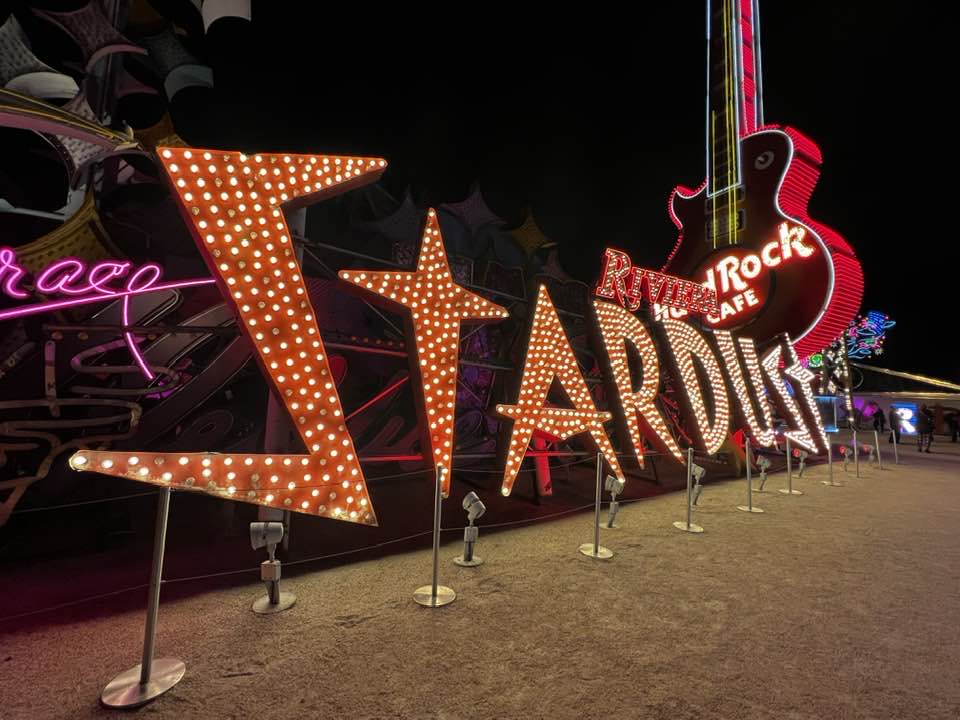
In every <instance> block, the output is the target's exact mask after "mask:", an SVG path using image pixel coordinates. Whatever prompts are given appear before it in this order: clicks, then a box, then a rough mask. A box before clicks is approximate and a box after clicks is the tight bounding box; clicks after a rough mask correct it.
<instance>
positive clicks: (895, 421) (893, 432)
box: [887, 408, 900, 445]
mask: <svg viewBox="0 0 960 720" xmlns="http://www.w3.org/2000/svg"><path fill="white" fill-rule="evenodd" d="M887 417H888V418H889V419H890V442H895V443H897V445H899V444H900V413H898V412H897V409H896V408H890V414H889V415H888V416H887Z"/></svg>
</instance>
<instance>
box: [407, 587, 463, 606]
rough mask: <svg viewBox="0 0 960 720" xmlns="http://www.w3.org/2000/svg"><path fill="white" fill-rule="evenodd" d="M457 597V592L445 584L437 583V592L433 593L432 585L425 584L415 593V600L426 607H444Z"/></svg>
mask: <svg viewBox="0 0 960 720" xmlns="http://www.w3.org/2000/svg"><path fill="white" fill-rule="evenodd" d="M456 599H457V594H456V593H455V592H454V591H453V590H451V589H450V588H448V587H446V586H444V585H437V594H436V595H434V594H433V586H432V585H424V586H423V587H422V588H417V589H416V591H415V592H414V593H413V601H414V602H415V603H416V604H417V605H423V606H424V607H443V606H444V605H449V604H450V603H452V602H453V601H454V600H456Z"/></svg>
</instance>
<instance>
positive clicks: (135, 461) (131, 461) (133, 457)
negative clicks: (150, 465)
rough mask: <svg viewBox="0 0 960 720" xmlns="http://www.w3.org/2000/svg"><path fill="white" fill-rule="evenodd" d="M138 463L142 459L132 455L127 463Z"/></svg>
mask: <svg viewBox="0 0 960 720" xmlns="http://www.w3.org/2000/svg"><path fill="white" fill-rule="evenodd" d="M138 462H140V458H138V457H137V456H136V455H131V456H130V457H128V458H127V463H128V464H130V465H136V464H137V463H138Z"/></svg>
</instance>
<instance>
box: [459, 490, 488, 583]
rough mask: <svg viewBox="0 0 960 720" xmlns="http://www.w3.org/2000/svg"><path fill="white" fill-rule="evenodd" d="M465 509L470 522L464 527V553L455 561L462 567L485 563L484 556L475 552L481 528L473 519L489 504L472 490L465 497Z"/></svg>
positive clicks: (482, 512) (485, 509) (481, 513)
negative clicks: (479, 555)
mask: <svg viewBox="0 0 960 720" xmlns="http://www.w3.org/2000/svg"><path fill="white" fill-rule="evenodd" d="M463 509H464V510H466V511H467V522H468V523H469V524H468V525H467V527H465V528H464V529H463V555H457V557H455V558H454V559H453V562H454V564H455V565H459V566H460V567H476V566H477V565H483V558H481V557H478V556H476V555H474V554H473V547H474V545H476V544H477V537H478V536H479V534H480V528H478V527H477V526H476V525H474V524H473V521H474V520H476V519H478V518H479V517H480V516H481V515H483V514H484V513H485V512H486V511H487V506H486V505H484V504H483V503H482V502H481V501H480V498H479V497H477V494H476V493H475V492H473V491H472V490H471V491H470V492H468V493H467V494H466V497H464V498H463Z"/></svg>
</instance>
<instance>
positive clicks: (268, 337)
mask: <svg viewBox="0 0 960 720" xmlns="http://www.w3.org/2000/svg"><path fill="white" fill-rule="evenodd" d="M159 152H160V155H161V159H162V164H163V167H164V169H165V170H166V173H167V176H168V179H169V180H170V182H171V184H172V186H173V189H174V195H175V197H176V198H177V199H178V201H179V203H180V205H181V210H182V214H183V216H184V218H185V219H186V221H187V224H188V226H189V227H190V230H191V232H192V234H193V237H194V240H195V242H196V243H197V246H198V247H199V248H200V251H201V253H202V254H203V256H204V258H205V259H206V261H207V264H208V266H209V267H210V268H211V270H212V271H213V273H214V275H215V277H216V280H217V283H218V285H219V286H220V288H221V290H222V292H223V293H224V296H225V297H226V298H227V299H228V301H229V302H230V303H231V304H232V306H233V308H234V311H235V312H236V314H237V317H238V319H239V321H240V324H241V326H242V328H243V331H244V332H245V333H246V334H247V335H248V337H249V338H250V339H251V341H252V343H253V345H254V347H255V348H256V349H257V358H258V360H259V361H260V364H261V366H262V367H263V370H264V372H265V374H266V376H267V377H268V378H269V380H270V382H271V384H272V386H273V390H274V392H275V393H277V394H278V395H279V396H280V398H281V399H282V401H283V403H284V405H285V407H286V408H287V411H288V412H289V413H290V416H291V418H292V419H293V421H294V423H295V426H296V427H297V428H298V430H299V431H300V434H301V437H302V439H303V441H304V444H305V445H306V447H307V449H308V454H307V455H302V456H301V455H282V454H269V455H264V454H255V453H248V454H217V453H213V452H205V453H181V454H170V453H154V452H146V451H142V452H119V451H117V452H114V451H110V450H103V451H89V450H83V451H80V452H77V453H75V454H74V455H73V457H72V458H71V459H70V464H71V466H72V467H73V468H74V469H76V470H90V471H95V472H100V473H104V474H107V475H114V476H118V477H125V478H129V479H133V480H138V481H141V482H147V483H153V484H157V485H164V486H172V487H177V488H188V489H193V490H197V491H201V492H207V493H210V494H214V495H217V496H220V497H224V498H229V499H233V500H240V501H244V502H250V503H255V504H259V505H267V506H271V507H281V508H285V509H290V510H294V511H297V512H303V513H309V514H314V515H321V516H323V517H328V518H331V519H336V520H345V521H348V522H357V523H364V524H368V525H373V524H376V516H375V514H374V511H373V504H372V501H371V499H370V497H369V494H368V492H367V487H366V482H365V480H364V476H363V471H362V468H361V464H360V458H358V457H357V454H356V451H355V449H354V446H353V439H352V437H351V436H350V433H349V431H348V430H347V428H346V423H345V420H344V416H343V410H342V408H341V406H340V398H339V395H338V393H337V388H336V386H335V383H334V381H333V376H332V374H331V372H330V368H329V366H328V364H327V359H326V353H325V350H324V346H323V341H322V339H321V337H320V328H319V327H318V326H317V323H316V319H315V318H316V314H315V312H314V310H313V308H312V306H311V303H310V299H309V297H308V296H307V293H306V288H305V284H304V281H303V277H302V271H301V269H300V266H299V263H298V262H297V259H296V255H295V254H294V253H293V251H292V241H291V236H290V233H289V230H288V228H287V225H286V222H285V220H284V217H283V212H282V210H281V208H282V207H284V206H287V207H289V206H291V205H292V204H294V203H297V204H300V205H302V204H304V203H305V202H309V201H312V200H316V199H320V198H323V197H327V196H330V195H332V194H335V193H336V192H338V191H344V190H348V189H350V188H352V187H357V186H359V185H362V184H364V183H366V182H371V181H372V180H375V179H376V178H377V177H378V176H379V175H380V174H381V173H382V172H383V168H384V167H385V165H386V163H385V162H384V161H383V160H379V159H377V158H349V157H332V156H319V155H273V154H271V155H267V154H263V155H254V156H248V155H244V154H242V153H239V152H235V151H223V150H199V149H187V148H160V149H159ZM435 217H436V216H435V214H433V213H431V214H430V216H429V220H430V222H429V223H428V226H427V229H426V231H425V233H424V235H423V242H424V243H429V244H430V247H429V248H427V247H424V248H422V249H421V253H420V259H419V261H418V268H417V269H416V271H415V272H413V273H409V272H405V271H399V272H398V273H397V274H396V277H393V276H392V275H391V276H388V273H382V272H379V273H378V272H377V271H372V270H371V271H364V270H352V271H351V272H350V273H349V274H343V275H342V278H343V279H344V282H345V287H346V285H347V284H350V285H356V284H361V283H362V284H363V286H364V288H365V289H366V290H368V291H371V290H372V291H374V292H382V293H390V297H389V298H386V297H385V300H392V301H395V302H397V303H402V304H405V305H407V306H408V307H409V309H410V310H409V312H410V317H411V319H412V322H411V323H408V330H407V335H408V337H407V342H408V344H409V345H410V346H411V347H412V348H415V349H416V352H411V357H410V361H411V363H414V364H416V366H417V372H416V373H414V374H413V375H412V377H414V378H419V381H420V383H419V384H420V386H421V387H420V388H419V391H420V402H419V403H418V410H419V412H420V413H421V422H422V423H425V424H426V425H427V426H428V427H430V428H433V432H434V434H433V435H432V436H431V442H432V447H433V448H434V450H433V452H432V453H431V454H433V455H434V458H426V460H427V462H430V463H431V464H432V463H434V462H435V461H436V460H435V458H443V460H442V461H443V462H444V463H447V462H450V461H451V460H452V453H451V450H452V448H453V447H454V437H453V431H454V426H453V423H452V422H451V419H452V413H453V409H454V406H453V403H452V400H453V399H455V380H451V379H452V378H453V379H455V378H456V370H457V365H458V364H459V345H458V343H450V342H449V340H450V338H451V337H456V335H455V334H454V333H455V331H456V325H457V324H458V323H459V322H461V321H471V320H472V321H486V322H499V321H502V320H503V319H504V318H506V317H507V316H508V313H507V311H506V309H504V308H500V307H499V306H496V305H493V304H492V303H489V301H486V300H485V299H484V298H482V297H480V296H478V295H475V294H473V293H469V292H467V291H466V290H465V289H464V288H462V287H461V286H459V285H457V284H456V283H455V282H454V281H453V279H452V277H451V276H450V274H449V269H448V268H447V264H446V260H445V252H444V250H443V241H442V238H441V236H440V233H439V227H438V225H437V224H436V219H435ZM614 252H616V251H614ZM607 262H608V265H607V266H608V269H609V267H610V263H611V262H618V263H619V262H620V259H619V258H618V257H617V256H616V255H611V254H610V252H609V251H608V255H607ZM614 267H615V270H616V269H619V270H620V271H621V272H620V273H619V275H618V273H617V272H616V271H615V272H613V275H612V280H611V282H612V286H613V288H614V290H613V293H612V296H611V298H610V299H614V298H616V299H618V300H621V302H622V301H623V299H624V297H627V292H626V289H625V288H624V289H623V290H620V287H619V285H618V284H617V280H618V277H619V278H620V279H621V280H622V279H623V277H624V276H625V275H626V273H625V272H622V271H623V270H624V268H623V267H622V266H621V265H619V264H618V265H615V266H614ZM365 273H366V274H365ZM641 275H642V277H644V278H645V281H646V282H647V286H648V292H649V293H650V294H651V296H656V297H657V299H658V300H661V301H663V300H664V298H665V297H666V296H668V295H669V301H670V302H672V303H681V304H685V305H686V307H687V308H688V309H691V310H692V309H693V308H692V307H691V306H692V305H693V304H696V305H697V306H698V309H699V310H700V311H701V312H712V311H713V310H714V308H715V302H716V298H715V294H712V293H710V292H709V289H706V290H704V289H703V288H702V286H700V285H696V284H694V283H690V282H688V281H684V280H681V279H676V278H669V277H668V276H660V275H658V274H656V273H649V272H644V273H636V272H634V273H633V276H632V277H633V278H634V279H635V278H637V277H640V276H641ZM368 277H369V278H373V277H376V283H374V282H373V280H367V278H368ZM607 277H608V273H607V272H605V273H604V279H602V281H601V288H603V287H605V282H606V279H607ZM18 279H19V278H18ZM661 283H663V284H666V283H669V284H670V285H671V286H672V287H673V289H672V290H671V291H670V292H669V293H668V292H667V291H666V290H663V291H662V292H661V290H660V285H661ZM637 286H639V283H637V284H636V285H635V286H633V287H637ZM598 294H599V295H603V293H600V292H598ZM638 294H639V293H636V292H635V293H632V295H634V296H635V295H638ZM627 299H628V300H629V302H630V304H631V306H633V304H634V303H635V302H636V297H627ZM593 307H594V322H595V325H596V328H597V330H598V332H597V333H596V337H597V343H598V346H599V347H598V349H599V350H600V351H601V352H600V356H601V358H602V360H603V362H604V364H605V367H606V370H607V375H608V381H609V384H610V387H611V390H612V392H611V395H610V398H611V403H610V405H611V407H610V409H609V410H600V409H598V408H597V407H596V404H595V402H594V399H593V396H592V395H591V393H590V392H589V389H588V387H587V384H586V381H585V379H584V376H583V373H582V371H581V370H580V368H579V366H578V365H577V362H576V357H575V355H574V352H573V348H572V346H571V345H570V343H569V340H568V339H567V336H566V333H565V331H564V329H563V326H562V324H561V321H560V317H559V315H558V314H557V312H556V309H555V308H554V306H553V302H552V300H551V298H550V294H549V292H548V290H547V288H546V287H543V286H541V287H540V288H539V290H538V294H537V301H536V305H535V308H534V312H533V315H532V318H531V321H530V327H529V329H528V338H529V342H528V347H527V352H526V353H525V354H524V356H523V357H524V360H523V366H522V367H520V368H518V371H519V373H518V377H519V384H518V389H517V392H516V395H515V396H514V397H515V400H514V402H513V403H512V404H500V405H498V406H497V407H496V411H497V412H498V413H500V414H501V415H503V416H504V417H505V418H507V420H506V421H505V440H506V442H505V444H504V447H503V452H504V457H505V460H504V476H503V483H502V491H503V493H504V494H505V495H509V494H510V491H511V489H512V487H513V481H514V479H515V477H516V475H517V472H518V470H519V469H520V465H521V464H522V462H523V459H524V456H525V454H526V452H527V449H528V447H529V444H530V443H531V441H532V440H533V439H534V438H536V437H540V438H544V439H547V440H562V439H567V438H572V437H575V436H582V438H583V440H584V441H585V442H586V443H588V444H589V445H591V446H592V447H594V448H595V449H596V450H597V451H598V452H600V453H601V454H602V455H603V457H604V459H605V461H606V464H607V465H608V466H609V468H610V470H611V471H612V472H613V473H614V474H616V475H617V476H618V477H620V478H622V477H623V468H622V464H621V462H620V460H619V458H618V455H617V452H616V451H615V450H614V447H613V444H612V442H611V440H610V436H609V435H608V431H607V428H606V425H607V424H608V423H609V422H611V421H614V420H616V421H617V422H619V423H621V424H622V427H623V429H624V430H625V432H623V433H621V434H620V435H621V436H622V437H626V438H629V441H630V445H631V449H632V451H633V454H634V455H635V456H636V459H637V461H638V462H639V463H640V464H641V465H642V463H643V448H644V441H645V440H646V441H649V442H650V444H651V445H652V446H653V447H655V448H658V449H661V450H662V451H664V452H666V453H667V454H668V455H670V456H672V457H675V458H676V459H677V460H678V461H681V462H682V459H683V454H682V452H681V450H680V447H679V446H678V444H677V441H676V438H675V437H674V436H673V435H671V433H670V431H669V429H668V425H667V423H666V421H665V419H664V417H663V416H662V414H661V412H660V410H659V408H658V405H657V400H656V398H657V393H658V389H659V387H660V385H661V369H662V368H664V367H666V368H667V370H668V371H669V372H670V374H671V376H672V377H673V379H674V381H675V382H676V383H677V385H678V386H679V389H680V393H679V396H680V400H681V404H682V405H683V409H684V411H685V414H686V416H687V417H688V418H689V419H690V423H689V424H690V426H691V428H692V440H693V443H694V445H695V446H696V447H697V449H699V450H700V451H702V452H706V453H715V452H717V450H719V448H720V446H721V444H722V443H723V442H724V440H725V439H726V437H727V436H728V435H729V433H730V432H731V430H734V429H739V428H743V429H744V430H745V431H746V432H747V433H748V434H749V435H750V436H751V437H753V439H754V440H755V441H756V442H757V443H759V444H761V445H771V444H772V443H773V442H774V433H773V428H772V420H771V418H772V413H771V409H770V406H771V403H772V404H773V405H774V406H775V407H776V408H777V409H778V410H779V412H780V414H781V416H782V417H784V418H785V419H786V421H787V423H788V425H789V426H790V429H789V433H790V437H791V438H793V439H794V440H795V441H796V443H797V444H799V445H801V446H803V447H805V448H806V449H807V450H810V451H813V452H816V451H825V449H826V448H825V435H824V433H823V426H822V423H821V420H820V415H819V412H818V410H817V407H816V403H815V402H814V399H813V395H812V392H811V391H810V388H809V382H810V379H811V377H812V376H811V374H810V373H809V372H808V371H806V369H805V368H803V366H802V365H801V364H800V363H799V360H798V359H797V356H796V353H795V352H794V350H793V345H792V343H791V341H790V339H789V338H788V337H786V336H783V337H782V338H780V339H779V340H778V341H776V342H774V343H773V344H772V346H771V347H768V348H765V349H764V351H763V354H762V356H760V355H759V352H760V351H759V350H758V348H757V347H756V346H755V344H754V343H753V341H752V340H751V339H750V338H747V337H737V338H736V339H734V338H733V336H731V335H730V334H729V333H724V332H723V331H718V332H710V331H703V330H700V329H698V328H696V327H694V326H693V325H692V324H690V323H687V322H684V321H682V320H678V319H668V320H666V321H664V322H662V323H653V324H652V325H651V326H650V327H648V326H647V325H645V324H644V323H643V322H641V321H640V319H639V318H638V317H637V316H636V315H635V314H634V313H633V312H631V311H630V310H629V309H627V308H625V307H622V306H621V305H618V304H613V303H610V302H606V301H604V300H596V301H595V302H594V305H593ZM636 307H639V304H638V303H637V306H636ZM636 307H633V309H636ZM427 317H435V318H448V319H446V320H441V321H440V324H439V325H437V324H436V323H433V324H430V323H426V322H419V321H420V319H421V318H427ZM418 323H419V324H418ZM438 327H439V329H440V330H441V331H443V332H446V333H447V335H445V336H443V337H439V338H438V342H440V343H441V344H440V345H437V346H436V347H434V346H433V345H432V343H433V341H432V340H431V339H430V335H431V333H433V332H434V331H435V330H437V328H438ZM443 332H441V335H442V334H443ZM718 333H720V334H719V335H718ZM414 335H415V336H414ZM444 338H445V339H444ZM734 340H736V341H734ZM631 346H632V347H634V348H636V349H637V350H638V351H639V352H638V353H636V354H634V355H633V356H631V354H630V353H628V352H627V350H628V348H629V347H631ZM637 357H639V360H640V363H639V364H638V365H637V366H634V364H633V360H634V359H635V358H637ZM424 363H426V364H424ZM698 367H699V368H700V369H701V370H702V371H704V372H699V373H698V372H697V368H698ZM423 368H427V369H428V370H429V372H424V371H423ZM634 377H636V378H639V382H638V383H634V381H633V380H632V378H634ZM554 380H556V381H558V383H559V386H560V387H561V388H562V390H563V393H564V395H565V396H566V397H565V399H564V401H563V402H558V403H556V404H555V403H551V402H550V401H549V400H548V395H549V391H550V388H551V386H553V385H554ZM788 384H789V385H790V387H788ZM448 397H449V398H451V401H448V400H447V399H446V398H448ZM731 398H732V402H731ZM448 416H449V417H448ZM428 447H429V445H428Z"/></svg>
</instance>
